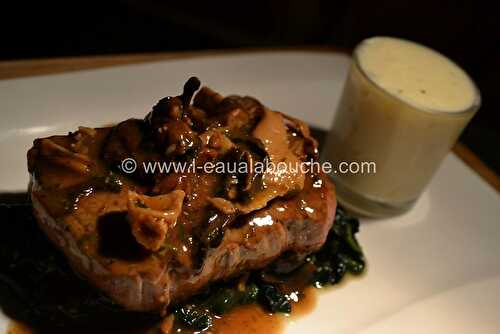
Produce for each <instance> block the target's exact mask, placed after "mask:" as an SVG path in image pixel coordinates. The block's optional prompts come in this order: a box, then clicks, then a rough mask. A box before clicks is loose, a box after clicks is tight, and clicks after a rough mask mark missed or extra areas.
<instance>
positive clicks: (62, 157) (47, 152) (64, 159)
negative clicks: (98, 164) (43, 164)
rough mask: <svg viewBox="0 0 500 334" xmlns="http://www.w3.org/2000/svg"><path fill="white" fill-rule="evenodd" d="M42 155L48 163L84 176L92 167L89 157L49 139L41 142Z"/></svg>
mask: <svg viewBox="0 0 500 334" xmlns="http://www.w3.org/2000/svg"><path fill="white" fill-rule="evenodd" d="M40 153H41V156H42V157H44V158H46V159H47V160H48V161H50V162H52V163H54V164H57V165H59V166H61V167H65V168H68V169H70V170H72V171H74V172H76V173H79V174H82V175H86V174H88V173H89V171H90V167H91V165H92V161H91V160H90V158H89V157H88V155H86V154H81V153H75V152H73V151H71V150H69V149H68V148H66V147H64V146H62V145H59V144H57V143H56V142H54V141H53V140H52V139H49V138H44V139H41V140H40Z"/></svg>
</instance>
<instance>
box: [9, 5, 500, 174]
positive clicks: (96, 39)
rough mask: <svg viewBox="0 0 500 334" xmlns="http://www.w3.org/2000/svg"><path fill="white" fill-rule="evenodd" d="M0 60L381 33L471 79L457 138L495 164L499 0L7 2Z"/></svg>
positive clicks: (346, 44)
mask: <svg viewBox="0 0 500 334" xmlns="http://www.w3.org/2000/svg"><path fill="white" fill-rule="evenodd" d="M0 28H1V29H0V37H1V40H0V41H1V44H0V45H1V46H0V48H1V49H0V50H1V52H0V59H3V60H6V59H23V58H41V57H67V56H84V55H97V54H99V55H102V54H123V53H141V52H162V51H174V50H199V49H220V48H244V47H280V46H306V45H315V46H318V45H325V46H334V47H339V48H346V49H352V48H353V47H354V46H355V45H356V44H357V43H358V42H359V41H360V40H362V39H364V38H366V37H370V36H374V35H391V36H397V37H403V38H407V39H411V40H414V41H417V42H420V43H423V44H425V45H428V46H430V47H432V48H434V49H436V50H438V51H441V52H442V53H444V54H446V55H448V56H449V57H450V58H452V59H453V60H455V61H456V62H458V63H459V64H460V65H461V66H463V68H464V69H465V70H466V71H467V72H468V73H469V74H470V75H471V76H472V77H473V79H474V80H475V81H476V83H477V85H478V86H479V89H480V90H481V93H482V98H483V106H482V108H481V110H480V111H479V113H478V114H477V115H476V117H475V118H474V119H473V120H472V122H471V124H470V125H469V127H468V128H467V129H466V131H465V132H464V134H463V135H462V138H461V141H462V142H464V143H465V144H466V145H467V146H468V147H469V148H471V149H472V150H473V151H474V152H475V153H476V154H478V155H479V156H480V157H481V159H482V160H483V161H484V162H486V163H487V164H488V165H489V166H490V167H491V168H493V169H494V170H496V171H497V172H499V171H500V148H499V146H500V116H499V115H500V114H499V113H500V111H498V110H499V109H500V102H499V99H498V98H497V96H498V93H497V91H498V88H497V86H498V85H497V84H496V83H497V82H496V81H494V80H496V79H498V78H497V77H498V76H500V5H498V4H495V3H494V2H486V1H429V0H420V1H411V2H404V1H396V0H379V1H346V0H344V1H328V0H310V1H299V0H288V1H286V0H276V1H261V0H254V1H234V0H233V1H227V0H219V1H203V2H196V1H176V2H170V1H165V0H142V1H141V0H121V1H119V0H103V1H78V0H74V1H66V2H59V1H56V2H54V1H36V2H35V1H22V0H21V1H15V2H8V3H3V4H2V7H1V8H0Z"/></svg>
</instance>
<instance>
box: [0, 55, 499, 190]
mask: <svg viewBox="0 0 500 334" xmlns="http://www.w3.org/2000/svg"><path fill="white" fill-rule="evenodd" d="M264 50H266V51H269V50H270V49H260V48H259V49H238V50H209V51H186V52H166V53H144V54H127V55H106V56H86V57H72V58H50V59H29V60H10V61H0V80H5V79H14V78H20V77H30V76H37V75H47V74H55V73H64V72H72V71H81V70H86V69H97V68H105V67H110V66H117V65H127V64H138V63H147V62H158V61H165V60H172V59H176V60H179V59H188V58H193V57H209V56H216V55H220V54H231V53H232V54H241V53H252V52H260V51H264ZM271 50H276V51H280V52H283V51H297V50H301V51H308V50H309V51H314V52H344V53H345V52H346V51H345V50H339V49H335V48H329V47H312V48H286V49H281V48H280V49H271ZM453 152H454V153H455V154H456V155H457V156H458V157H459V158H460V159H462V161H464V162H465V163H466V164H467V165H468V166H469V167H470V168H472V169H473V170H474V171H475V172H476V173H477V174H478V175H480V176H481V177H482V178H483V179H484V180H485V181H486V182H488V183H489V184H490V185H491V186H492V187H493V188H494V189H495V190H496V191H497V192H500V177H499V176H498V175H497V174H496V173H495V172H494V171H492V170H491V169H490V168H489V167H488V166H486V165H485V164H484V163H483V162H482V161H481V159H480V158H479V157H477V156H476V155H475V154H474V153H473V152H472V151H471V150H470V149H469V148H467V147H466V146H465V145H463V144H461V143H457V144H456V145H455V146H454V147H453Z"/></svg>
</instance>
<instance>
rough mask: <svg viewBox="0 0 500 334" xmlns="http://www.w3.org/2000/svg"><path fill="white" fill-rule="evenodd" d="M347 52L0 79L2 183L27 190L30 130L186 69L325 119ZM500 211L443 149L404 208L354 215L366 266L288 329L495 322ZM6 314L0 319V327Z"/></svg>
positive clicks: (114, 115)
mask: <svg viewBox="0 0 500 334" xmlns="http://www.w3.org/2000/svg"><path fill="white" fill-rule="evenodd" d="M349 61H350V60H349V58H348V57H346V56H344V55H336V54H327V53H312V52H283V53H276V52H272V53H265V52H263V53H253V54H248V55H228V56H218V57H200V58H194V59H188V60H173V61H166V62H159V63H150V64H146V65H132V66H123V67H114V68H110V69H104V70H94V71H83V72H77V73H70V74H60V75H51V76H42V77H36V78H27V79H15V80H5V81H0V110H1V114H2V121H1V124H0V153H1V157H2V159H0V171H1V173H0V191H2V192H3V191H22V190H24V189H25V188H26V184H27V181H28V175H27V172H26V150H27V149H28V148H29V147H30V145H31V141H32V140H33V139H34V138H35V137H40V136H46V135H50V134H56V133H65V132H67V131H70V130H74V129H75V128H76V126H78V125H89V126H92V125H102V124H106V123H111V122H114V121H117V120H122V119H125V118H128V117H142V116H144V114H145V113H147V112H148V111H149V110H150V108H151V106H152V105H153V104H154V103H155V102H156V101H157V100H158V99H159V98H161V97H163V96H165V95H172V94H178V92H179V91H180V90H181V87H182V84H183V83H184V81H185V80H186V78H187V77H189V76H190V75H197V76H199V77H200V78H201V80H202V82H203V83H204V84H207V85H210V86H211V87H213V88H214V89H216V90H218V91H220V92H221V93H223V94H231V93H235V94H248V95H253V96H255V97H257V98H259V99H260V100H261V101H263V102H264V103H265V104H267V105H268V106H270V107H271V108H274V109H277V110H281V111H284V112H287V113H289V114H291V115H293V116H296V117H299V118H302V119H304V120H306V121H307V122H309V123H310V124H311V125H313V126H316V127H321V128H325V129H327V128H328V127H329V126H330V123H331V121H332V119H333V114H334V110H335V106H336V104H337V102H338V98H339V96H340V93H341V88H342V85H343V81H344V79H345V76H346V73H347V68H348V65H349ZM499 217H500V202H499V196H498V194H497V193H496V192H495V191H494V190H493V189H491V188H490V187H489V186H488V185H487V184H486V183H484V182H483V181H482V180H481V179H480V178H479V177H478V176H477V175H476V174H475V173H474V172H473V171H472V170H470V169H469V168H468V167H467V166H465V165H464V164H463V163H462V162H461V161H460V160H459V159H458V158H456V157H455V156H453V155H451V154H450V155H449V156H448V157H447V158H446V160H445V161H444V163H443V165H442V167H441V168H440V170H439V172H438V173H437V175H436V176H435V178H434V179H433V181H432V183H431V185H430V187H429V189H428V190H427V191H426V192H425V193H424V195H423V196H422V198H421V199H420V200H419V202H418V203H417V205H416V207H415V208H414V209H413V210H412V211H410V212H409V213H407V214H406V215H403V216H400V217H397V218H392V219H383V220H366V221H363V225H362V227H361V232H360V234H359V239H360V241H361V244H362V245H363V247H364V251H365V253H366V256H367V258H368V264H369V265H368V270H367V273H366V275H365V276H364V277H362V278H360V279H355V280H349V281H348V282H346V283H347V284H343V285H342V287H339V288H333V289H331V290H329V291H325V293H322V294H321V295H320V298H319V301H318V306H317V307H316V309H315V310H314V311H313V312H312V313H311V314H309V315H307V316H305V317H303V318H300V319H299V320H295V321H293V322H292V323H290V325H289V326H288V327H287V331H286V332H287V333H290V334H293V333H297V334H299V333H301V334H302V333H358V332H362V333H402V332H404V333H409V332H411V333H413V332H415V333H417V332H419V333H420V332H425V333H471V332H474V333H495V332H498V331H499V330H500V317H498V316H497V313H498V310H499V309H500V276H499V275H500V219H499ZM6 322H7V319H5V318H3V319H2V318H0V333H2V326H3V327H5V325H6Z"/></svg>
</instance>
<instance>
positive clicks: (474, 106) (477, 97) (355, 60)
mask: <svg viewBox="0 0 500 334" xmlns="http://www.w3.org/2000/svg"><path fill="white" fill-rule="evenodd" d="M379 37H382V38H391V39H395V40H400V41H403V42H408V43H412V44H416V45H418V46H421V47H424V48H426V49H429V50H431V51H434V52H436V53H437V54H439V55H440V56H442V57H444V58H445V59H448V60H449V61H450V62H451V63H452V64H454V65H455V66H457V67H458V68H459V69H460V70H462V71H463V72H464V74H465V76H466V77H467V79H468V80H469V81H470V83H471V85H472V88H473V89H474V101H473V102H472V103H471V104H470V105H469V106H468V107H467V108H465V109H463V110H458V111H446V110H440V109H433V108H429V107H424V106H421V105H418V104H415V103H412V102H410V101H408V100H407V99H404V98H401V97H399V96H397V95H395V94H392V93H391V92H389V91H388V90H387V89H386V88H384V87H382V86H381V85H380V84H378V83H377V82H375V81H374V80H373V79H372V78H371V77H370V76H369V75H368V74H367V73H366V71H365V70H364V69H363V67H362V66H361V64H360V61H359V54H358V53H359V50H360V49H361V48H362V47H363V46H364V45H365V43H366V42H367V41H368V40H370V39H372V38H379ZM352 64H353V65H354V66H356V68H357V69H358V70H359V72H360V73H361V74H362V76H363V77H364V78H365V79H366V80H367V81H368V82H369V83H371V84H372V85H373V86H374V87H376V88H378V89H379V90H380V91H382V92H383V93H384V94H386V95H388V96H389V97H391V98H393V99H395V100H397V101H400V102H402V103H404V104H405V105H408V106H411V107H413V108H414V109H417V110H419V111H422V112H426V113H429V114H439V115H449V116H452V117H453V116H462V115H464V114H469V113H472V114H473V113H475V112H477V111H478V110H479V108H480V107H481V101H482V99H481V92H480V91H479V89H478V87H477V85H476V83H475V82H474V80H472V78H471V77H470V75H469V74H468V73H467V72H466V71H465V70H464V69H463V68H462V67H461V66H459V65H458V64H457V63H456V62H455V61H453V60H452V59H450V58H448V57H447V56H445V55H444V54H442V53H440V52H439V51H436V50H434V49H431V48H429V47H427V46H425V45H423V44H420V43H417V42H413V41H410V40H407V39H403V38H397V37H391V36H373V37H370V38H366V39H364V40H362V41H361V42H360V43H359V44H358V45H356V47H355V48H354V51H353V55H352Z"/></svg>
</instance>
